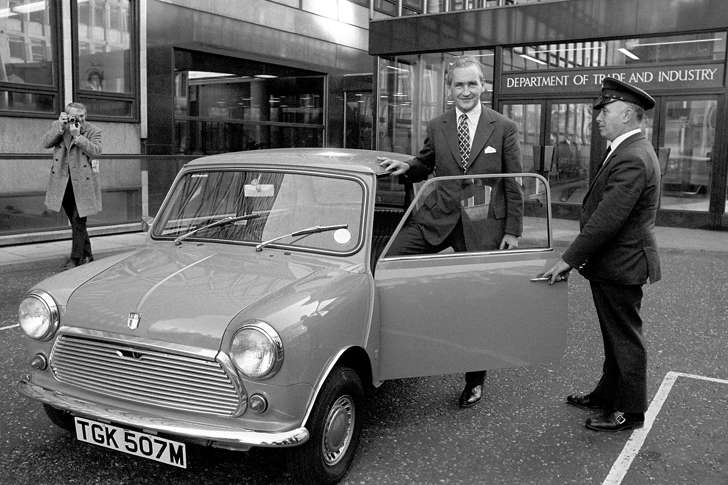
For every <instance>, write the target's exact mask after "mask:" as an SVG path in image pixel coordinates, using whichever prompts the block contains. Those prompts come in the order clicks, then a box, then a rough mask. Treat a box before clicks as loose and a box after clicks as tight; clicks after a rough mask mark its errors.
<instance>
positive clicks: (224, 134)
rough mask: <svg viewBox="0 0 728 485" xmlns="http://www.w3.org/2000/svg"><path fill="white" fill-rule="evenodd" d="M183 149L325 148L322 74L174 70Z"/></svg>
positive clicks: (177, 121) (193, 151) (177, 122)
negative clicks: (263, 74)
mask: <svg viewBox="0 0 728 485" xmlns="http://www.w3.org/2000/svg"><path fill="white" fill-rule="evenodd" d="M175 84H176V87H175V130H176V139H177V145H178V150H179V152H180V153H191V154H197V153H220V152H228V151H238V150H256V149H261V148H284V147H317V146H323V89H324V87H323V86H324V82H323V77H321V76H295V77H275V76H271V77H267V78H260V77H253V76H247V75H238V74H230V73H210V72H205V73H203V72H198V71H180V72H178V73H176V74H175Z"/></svg>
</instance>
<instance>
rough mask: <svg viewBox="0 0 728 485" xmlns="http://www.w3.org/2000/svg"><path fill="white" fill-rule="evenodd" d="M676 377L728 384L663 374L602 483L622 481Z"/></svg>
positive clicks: (682, 375)
mask: <svg viewBox="0 0 728 485" xmlns="http://www.w3.org/2000/svg"><path fill="white" fill-rule="evenodd" d="M678 377H689V378H691V379H700V380H703V381H710V382H717V383H720V384H728V380H727V379H717V378H715V377H705V376H699V375H696V374H685V373H682V372H672V371H670V372H668V373H667V374H666V375H665V378H664V379H663V380H662V384H660V388H659V389H658V390H657V393H656V394H655V397H654V398H652V402H651V403H650V406H649V408H647V412H646V413H645V424H644V426H643V427H642V428H638V429H636V430H634V431H633V432H632V435H631V436H630V437H629V439H628V440H627V443H625V444H624V448H622V453H621V454H620V455H619V457H618V458H617V460H616V461H615V462H614V464H613V465H612V469H611V470H609V475H607V478H605V479H604V482H603V483H602V485H619V484H620V483H622V480H623V479H624V477H625V475H626V474H627V471H628V470H629V467H630V465H631V464H632V461H633V460H634V459H635V457H636V456H637V454H638V453H639V451H640V448H642V445H643V444H644V442H645V439H646V438H647V434H648V433H649V432H650V429H651V428H652V425H653V424H654V422H655V418H656V417H657V413H659V412H660V409H662V405H663V404H665V400H666V399H667V395H668V394H670V391H671V390H672V386H673V385H674V384H675V381H676V380H677V378H678Z"/></svg>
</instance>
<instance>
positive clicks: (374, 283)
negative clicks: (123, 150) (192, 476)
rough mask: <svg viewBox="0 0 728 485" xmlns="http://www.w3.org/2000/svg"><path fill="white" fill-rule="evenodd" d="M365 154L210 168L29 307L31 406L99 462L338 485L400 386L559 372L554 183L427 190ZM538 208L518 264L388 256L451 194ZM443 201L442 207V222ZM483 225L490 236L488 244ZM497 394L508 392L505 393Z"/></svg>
mask: <svg viewBox="0 0 728 485" xmlns="http://www.w3.org/2000/svg"><path fill="white" fill-rule="evenodd" d="M378 157H389V158H396V159H400V160H406V159H407V158H408V157H406V156H405V155H402V154H396V153H385V152H376V151H363V150H338V149H280V150H260V151H248V152H241V153H229V154H221V155H213V156H208V157H203V158H200V159H197V160H194V161H192V162H189V163H188V164H186V165H185V166H184V167H183V168H182V169H181V170H180V172H179V174H178V175H177V177H176V179H175V181H174V183H173V185H172V187H171V189H170V191H169V193H168V194H167V196H166V198H165V200H164V201H163V203H162V205H161V208H160V210H159V211H158V213H157V215H156V217H155V218H154V220H153V221H152V222H151V223H150V225H149V227H148V234H147V236H146V240H145V243H144V244H143V245H142V246H141V247H139V248H137V249H134V250H131V251H127V252H124V253H122V254H116V255H113V256H109V257H106V258H103V259H99V260H96V261H94V262H92V263H89V264H85V265H82V266H79V267H77V268H74V269H71V270H68V271H64V272H62V273H59V274H56V275H54V276H52V277H50V278H48V279H46V280H45V281H42V282H40V283H38V284H37V285H35V286H34V287H33V288H31V289H30V290H29V292H28V293H27V295H26V296H25V298H24V299H23V300H22V302H21V303H20V307H19V321H20V326H21V328H22V330H23V331H24V332H25V334H26V335H27V337H28V338H27V339H25V340H26V342H27V349H28V356H29V357H28V360H29V370H28V375H27V376H25V377H23V378H22V379H21V381H20V382H19V384H18V388H19V391H20V392H21V393H22V394H24V395H25V396H29V397H30V398H33V399H35V400H37V401H40V402H41V403H42V404H43V407H44V409H45V412H46V413H47V415H48V417H49V418H50V420H51V421H53V422H54V423H55V424H57V425H59V426H61V427H63V428H65V429H67V430H68V431H70V432H72V433H74V434H75V436H76V438H77V439H78V440H80V441H83V442H88V443H92V444H95V445H99V446H103V447H106V448H110V449H113V450H117V451H121V452H125V453H129V454H133V455H137V456H139V457H143V458H147V459H152V460H156V461H160V462H163V463H167V464H169V465H172V466H177V467H186V466H187V465H188V460H189V459H190V457H188V453H187V451H188V450H187V448H186V445H187V444H189V443H196V444H201V445H206V446H214V447H220V448H227V449H236V450H247V449H250V448H252V447H285V448H290V450H288V452H290V453H291V457H290V460H289V461H290V463H291V466H292V467H293V473H294V476H296V477H297V478H298V479H299V480H300V481H302V482H316V483H324V482H336V481H338V480H340V479H341V478H342V477H343V476H344V475H345V473H346V471H347V469H348V467H349V466H350V464H351V461H352V458H353V456H354V453H355V450H356V448H357V444H358V441H359V437H360V433H361V426H362V418H361V412H362V409H363V406H364V397H365V396H366V395H367V393H370V392H372V391H373V390H374V389H375V388H376V387H377V386H379V385H380V384H381V383H382V382H383V381H385V380H388V379H397V378H405V377H414V376H426V375H437V374H447V373H456V372H462V371H467V370H479V369H493V368H502V367H518V366H524V365H529V364H533V363H540V362H548V361H550V360H555V359H559V358H560V357H561V355H562V352H563V349H564V346H565V335H566V328H565V320H566V319H565V318H564V315H565V314H566V305H567V299H566V295H567V285H566V284H563V283H561V284H554V285H548V284H546V283H545V282H543V281H540V280H542V279H543V278H538V276H539V274H541V273H542V272H543V271H544V269H545V268H547V267H549V266H550V264H552V263H553V261H554V260H555V259H556V258H557V255H556V253H555V250H554V248H553V247H552V239H551V213H550V203H549V197H550V196H549V188H548V184H547V182H546V180H544V179H543V178H542V177H540V176H539V175H536V174H526V173H522V174H509V175H479V176H473V175H469V176H465V175H464V176H462V177H439V178H438V177H435V178H431V179H429V180H427V181H425V182H424V183H422V184H419V185H413V184H409V183H402V182H406V181H403V180H401V179H399V178H397V177H393V176H390V175H388V174H386V173H384V170H383V169H382V168H381V167H380V162H379V160H378ZM501 179H503V180H506V181H508V182H509V183H512V184H517V187H518V190H519V191H520V192H521V193H522V204H523V208H522V209H523V217H522V219H523V221H522V222H523V234H522V236H521V238H520V244H519V247H518V248H517V249H510V250H492V249H490V250H483V249H479V248H478V246H477V245H473V246H472V250H471V247H470V246H468V250H467V251H459V252H453V251H447V250H446V251H443V252H441V253H438V254H413V255H406V256H403V255H389V254H388V247H389V246H391V243H392V240H393V239H394V238H395V237H396V235H397V234H398V232H399V231H400V230H401V228H402V227H403V226H404V224H405V223H406V222H407V221H408V220H409V218H410V217H411V216H412V215H413V214H416V213H417V212H418V211H422V210H429V209H431V208H432V206H433V204H437V198H433V196H434V195H435V194H436V193H437V191H438V190H440V189H443V188H445V189H448V190H449V189H452V188H453V187H461V186H466V185H467V186H472V185H473V184H476V185H477V186H478V187H480V188H483V187H488V188H489V190H488V191H485V190H484V189H483V190H482V191H481V192H480V193H479V194H480V195H479V200H476V199H477V198H476V197H475V196H471V197H467V198H466V199H464V200H463V201H462V205H463V208H466V207H467V208H470V209H475V210H474V211H473V210H471V211H469V213H470V214H471V216H473V217H475V218H476V219H477V217H478V215H477V213H480V216H481V217H482V216H484V215H485V214H488V211H489V205H488V204H489V203H490V199H489V197H488V196H486V195H484V194H489V193H490V192H491V191H490V188H492V187H497V182H498V180H501ZM433 200H434V201H435V202H433ZM477 227H479V226H477V225H474V226H473V228H475V229H473V230H476V231H477ZM493 385H497V383H493Z"/></svg>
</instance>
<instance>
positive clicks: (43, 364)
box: [30, 354, 48, 370]
mask: <svg viewBox="0 0 728 485" xmlns="http://www.w3.org/2000/svg"><path fill="white" fill-rule="evenodd" d="M30 366H31V367H32V368H33V369H38V370H46V368H47V367H48V359H47V358H46V356H45V355H43V354H35V356H33V360H31V361H30Z"/></svg>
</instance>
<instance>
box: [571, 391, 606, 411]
mask: <svg viewBox="0 0 728 485" xmlns="http://www.w3.org/2000/svg"><path fill="white" fill-rule="evenodd" d="M566 403H567V404H571V405H572V406H576V407H578V408H582V409H604V408H605V407H606V406H605V405H604V403H603V402H602V401H600V400H599V399H597V398H595V397H594V396H593V395H592V394H571V395H569V396H566Z"/></svg>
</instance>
